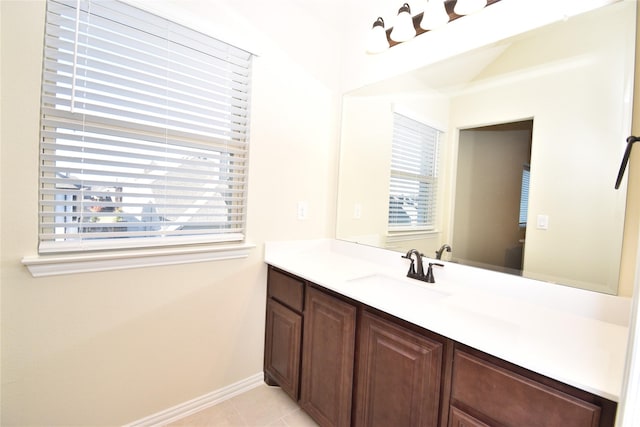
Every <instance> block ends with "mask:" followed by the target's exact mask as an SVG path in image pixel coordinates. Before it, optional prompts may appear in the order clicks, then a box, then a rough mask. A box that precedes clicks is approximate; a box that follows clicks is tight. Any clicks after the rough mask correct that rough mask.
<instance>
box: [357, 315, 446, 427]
mask: <svg viewBox="0 0 640 427" xmlns="http://www.w3.org/2000/svg"><path fill="white" fill-rule="evenodd" d="M360 325H361V326H360V329H359V340H358V376H357V384H356V411H355V417H356V418H355V425H357V426H380V427H387V426H430V427H431V426H435V425H437V423H438V415H439V407H440V405H439V402H440V382H441V375H442V374H441V373H442V357H443V344H442V343H440V342H437V341H434V340H431V339H429V338H427V337H425V336H422V335H419V334H417V333H414V332H412V331H410V330H408V329H405V328H402V327H400V326H398V325H396V324H394V323H392V322H390V321H387V320H384V319H382V318H380V317H378V316H375V315H373V314H371V313H368V312H366V311H365V312H364V313H363V315H362V323H361V324H360Z"/></svg>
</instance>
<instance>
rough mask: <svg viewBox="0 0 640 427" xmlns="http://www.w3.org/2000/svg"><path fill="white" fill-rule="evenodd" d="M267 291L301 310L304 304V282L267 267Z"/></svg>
mask: <svg viewBox="0 0 640 427" xmlns="http://www.w3.org/2000/svg"><path fill="white" fill-rule="evenodd" d="M267 293H268V296H269V297H270V298H273V299H276V300H278V301H280V302H281V303H283V304H284V305H286V306H288V307H290V308H292V309H293V310H296V311H297V312H302V308H303V304H304V282H303V281H302V280H300V279H297V278H295V277H292V276H289V275H287V274H284V273H281V272H280V271H278V270H276V269H274V268H273V267H269V278H268V286H267Z"/></svg>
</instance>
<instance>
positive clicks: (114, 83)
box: [39, 0, 252, 252]
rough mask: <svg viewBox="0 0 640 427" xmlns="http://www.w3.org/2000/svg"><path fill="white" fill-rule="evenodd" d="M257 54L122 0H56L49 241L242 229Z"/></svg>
mask: <svg viewBox="0 0 640 427" xmlns="http://www.w3.org/2000/svg"><path fill="white" fill-rule="evenodd" d="M251 59H252V55H251V54H250V53H248V52H246V51H243V50H241V49H238V48H236V47H233V46H230V45H228V44H226V43H224V42H221V41H219V40H216V39H213V38H211V37H208V36H206V35H204V34H202V33H198V32H196V31H193V30H191V29H189V28H186V27H183V26H180V25H178V24H175V23H172V22H170V21H167V20H166V19H163V18H161V17H158V16H155V15H153V14H150V13H147V12H145V11H142V10H140V9H137V8H135V7H132V6H130V5H127V4H124V3H121V2H118V1H113V0H49V1H48V2H47V20H46V37H45V47H44V65H43V83H42V104H41V138H40V139H41V149H40V214H39V218H40V246H39V251H40V252H59V251H82V250H95V249H105V248H121V247H123V248H124V247H144V246H161V245H173V244H183V243H192V242H219V241H225V242H229V241H241V240H243V239H244V227H245V217H246V190H247V187H246V177H247V167H248V129H249V89H250V74H251Z"/></svg>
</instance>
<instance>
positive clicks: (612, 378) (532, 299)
mask: <svg viewBox="0 0 640 427" xmlns="http://www.w3.org/2000/svg"><path fill="white" fill-rule="evenodd" d="M265 262H266V263H267V264H270V265H273V266H275V267H278V268H281V269H283V270H286V271H288V272H290V273H292V274H295V275H296V276H299V277H302V278H304V279H306V280H309V281H311V282H313V283H316V284H318V285H320V286H323V287H325V288H327V289H330V290H332V291H335V292H338V293H340V294H342V295H344V296H346V297H349V298H352V299H354V300H357V301H360V302H362V303H364V304H367V305H369V306H371V307H374V308H376V309H378V310H381V311H384V312H386V313H389V314H392V315H394V316H396V317H398V318H401V319H404V320H407V321H409V322H411V323H414V324H416V325H419V326H421V327H423V328H425V329H428V330H430V331H433V332H436V333H438V334H441V335H444V336H446V337H448V338H451V339H453V340H455V341H458V342H460V343H463V344H466V345H468V346H470V347H473V348H476V349H478V350H481V351H484V352H486V353H489V354H491V355H494V356H496V357H499V358H501V359H504V360H507V361H509V362H511V363H514V364H516V365H519V366H522V367H524V368H527V369H530V370H532V371H534V372H538V373H540V374H542V375H546V376H548V377H551V378H554V379H556V380H558V381H561V382H563V383H566V384H569V385H572V386H575V387H577V388H580V389H582V390H585V391H588V392H591V393H594V394H597V395H599V396H602V397H604V398H607V399H610V400H613V401H618V399H619V396H620V392H621V388H622V376H623V372H624V363H625V356H626V346H627V337H628V322H629V312H630V307H631V299H630V298H623V297H616V296H611V295H605V294H599V293H595V292H591V291H585V290H581V289H576V288H571V287H567V286H562V285H555V284H550V283H545V282H540V281H537V280H531V279H526V278H522V277H519V276H513V275H507V274H503V273H496V272H492V271H488V270H482V269H478V268H474V267H468V266H463V265H459V264H455V263H447V262H446V261H445V262H443V264H445V267H443V268H441V267H434V275H435V279H436V283H435V284H431V283H426V282H422V281H419V280H415V279H409V278H406V277H405V276H406V273H407V271H408V268H409V264H410V263H409V261H408V260H406V259H402V258H401V256H400V254H399V253H397V252H392V251H387V250H384V249H378V248H373V247H368V246H363V245H359V244H357V243H350V242H344V241H338V240H331V239H320V240H305V241H291V242H268V243H266V245H265ZM429 262H435V260H431V259H428V258H426V257H425V258H424V264H425V272H426V267H427V265H428V263H429ZM438 262H441V261H438Z"/></svg>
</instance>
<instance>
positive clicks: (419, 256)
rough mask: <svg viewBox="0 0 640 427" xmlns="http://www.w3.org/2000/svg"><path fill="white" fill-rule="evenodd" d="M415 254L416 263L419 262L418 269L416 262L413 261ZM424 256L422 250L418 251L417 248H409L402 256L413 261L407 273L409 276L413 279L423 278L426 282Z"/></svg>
mask: <svg viewBox="0 0 640 427" xmlns="http://www.w3.org/2000/svg"><path fill="white" fill-rule="evenodd" d="M413 254H415V255H416V263H417V264H418V270H417V271H416V269H415V266H414V262H413ZM422 257H423V254H421V253H420V251H418V250H417V249H409V251H408V252H407V254H406V255H403V256H402V258H405V259H408V260H410V261H411V265H410V266H409V272H408V273H407V277H411V278H412V279H418V280H423V281H425V282H426V280H427V276H426V275H425V274H424V267H423V265H422Z"/></svg>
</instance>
